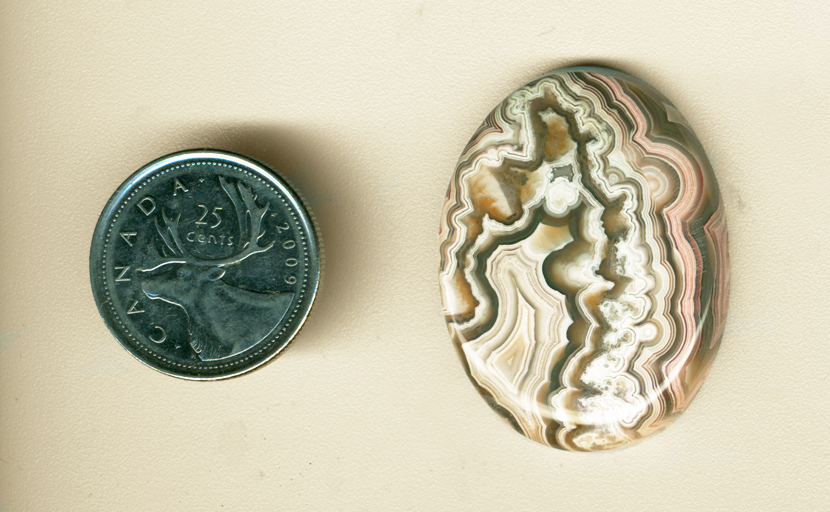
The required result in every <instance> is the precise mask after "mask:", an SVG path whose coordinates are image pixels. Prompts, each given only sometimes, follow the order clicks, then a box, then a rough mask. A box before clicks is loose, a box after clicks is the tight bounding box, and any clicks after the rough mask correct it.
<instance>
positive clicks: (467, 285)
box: [440, 67, 729, 451]
mask: <svg viewBox="0 0 830 512" xmlns="http://www.w3.org/2000/svg"><path fill="white" fill-rule="evenodd" d="M441 258H442V261H441V274H440V284H441V291H442V298H443V303H444V311H445V314H446V319H447V323H448V326H449V330H450V333H451V335H452V339H453V342H454V343H455V344H456V346H457V348H458V350H459V354H460V355H461V359H462V361H463V363H464V364H465V366H466V368H467V371H468V374H469V376H470V378H471V380H472V381H473V383H474V384H475V386H476V387H477V388H478V390H479V392H480V393H481V394H482V395H483V396H484V397H485V399H486V400H487V401H488V403H489V404H490V405H491V406H492V407H493V408H494V409H495V410H496V411H497V412H499V413H500V414H502V415H503V416H504V417H505V418H507V419H508V420H509V421H510V423H511V424H512V425H513V426H514V427H515V428H516V429H517V430H518V431H520V432H521V433H523V434H524V435H525V436H527V437H529V438H530V439H533V440H534V441H538V442H540V443H543V444H546V445H550V446H553V447H557V448H562V449H566V450H575V451H596V450H605V449H614V448H621V447H625V446H628V445H631V444H632V443H635V442H638V441H640V440H641V439H642V438H644V437H646V436H648V435H651V434H653V433H656V432H658V431H660V430H662V429H663V428H665V427H666V426H667V425H669V424H670V423H671V422H672V421H674V420H675V419H676V418H677V416H678V415H679V414H680V413H681V412H683V411H684V410H685V409H686V407H687V406H688V405H689V402H690V401H691V400H692V398H693V397H694V395H695V393H696V392H697V390H698V389H699V388H700V385H701V384H702V382H703V380H704V378H705V377H706V374H707V373H708V371H709V368H710V366H711V364H712V361H713V359H714V357H715V354H716V352H717V349H718V345H719V343H720V339H721V336H722V334H723V328H724V321H725V316H726V309H727V296H728V288H729V273H728V267H729V263H728V253H727V243H726V221H725V216H724V211H723V204H722V201H721V196H720V193H719V192H718V186H717V183H716V181H715V176H714V174H713V172H712V169H711V166H710V164H709V160H708V159H707V157H706V155H705V153H704V151H703V148H702V147H701V145H700V143H699V141H698V139H697V137H696V136H695V134H694V132H693V131H692V130H691V128H690V126H689V124H688V123H687V122H686V120H685V119H684V118H683V116H682V115H681V114H680V113H679V112H678V111H677V109H675V107H674V106H672V104H671V103H670V102H669V101H668V100H667V99H666V98H665V97H663V96H662V95H661V94H660V93H659V92H657V91H656V90H655V89H653V88H652V87H650V86H649V85H648V84H646V83H644V82H642V81H640V80H639V79H637V78H634V77H632V76H630V75H627V74H625V73H621V72H618V71H613V70H610V69H606V68H596V67H583V68H568V69H563V70H559V71H554V72H552V73H548V74H546V75H543V76H541V77H539V78H537V79H535V80H533V81H532V82H530V83H529V84H527V85H525V86H524V87H522V88H520V89H518V90H517V91H516V92H514V93H513V94H511V95H510V96H509V97H508V98H507V99H505V100H504V101H503V102H502V103H501V104H500V105H499V106H498V107H496V109H495V110H493V112H492V113H491V114H490V115H489V116H488V117H487V119H486V120H485V121H484V123H482V125H481V127H480V128H479V129H478V130H477V132H476V133H475V135H474V136H473V138H472V140H471V141H470V143H469V144H468V145H467V147H466V148H465V150H464V152H463V153H462V155H461V158H460V159H459V162H458V166H457V168H456V171H455V174H454V176H453V179H452V181H451V183H450V187H449V191H448V195H447V201H446V203H445V206H444V210H443V215H442V221H441Z"/></svg>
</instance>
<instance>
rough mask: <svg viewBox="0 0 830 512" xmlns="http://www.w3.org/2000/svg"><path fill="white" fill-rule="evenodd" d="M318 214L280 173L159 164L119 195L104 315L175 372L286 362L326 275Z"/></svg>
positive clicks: (118, 333)
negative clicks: (284, 354)
mask: <svg viewBox="0 0 830 512" xmlns="http://www.w3.org/2000/svg"><path fill="white" fill-rule="evenodd" d="M320 257H321V255H320V248H319V236H318V234H317V232H316V229H315V227H314V224H313V220H312V218H311V216H310V213H309V212H308V210H307V209H306V207H305V206H304V205H303V203H302V201H301V200H300V198H299V197H298V196H297V195H296V193H295V192H294V191H293V190H292V189H291V188H290V187H289V186H288V184H287V183H285V182H284V180H283V179H281V178H280V177H279V176H278V175H276V174H275V172H274V171H272V170H270V169H268V168H266V167H265V166H264V165H263V164H260V163H258V162H256V161H253V160H251V159H248V158H246V157H242V156H241V155H237V154H233V153H228V152H222V151H214V150H200V151H190V152H184V153H179V154H174V155H169V156H168V157H164V158H162V159H160V160H158V161H156V162H153V163H151V164H148V165H147V166H145V167H144V168H142V169H140V170H139V171H138V172H137V173H136V174H134V175H133V176H132V177H131V178H130V179H128V180H127V181H126V182H125V183H124V184H123V185H122V186H121V187H120V188H119V189H118V190H117V191H116V193H115V194H114V195H113V197H112V198H111V199H110V202H109V204H108V205H107V207H106V208H105V209H104V212H103V213H102V215H101V218H100V219H99V223H98V226H97V228H96V232H95V237H94V239H93V244H92V251H91V254H90V272H91V277H92V285H93V292H94V294H95V298H96V301H97V303H98V306H99V310H100V312H101V315H102V316H103V318H104V320H105V321H106V323H107V325H108V326H109V328H110V330H111V331H112V332H113V334H114V335H115V337H116V338H117V339H118V340H119V341H120V342H121V344H122V345H123V346H124V347H125V348H126V349H127V350H128V351H130V352H131V353H132V354H133V355H135V356H136V357H137V358H138V359H139V360H141V361H142V362H144V363H146V364H148V365H150V366H152V367H154V368H156V369H159V370H161V371H163V372H165V373H169V374H172V375H177V376H180V377H185V378H193V379H215V378H221V377H227V376H232V375H237V374H239V373H243V372H245V371H247V370H249V369H252V368H254V367H256V366H259V365H260V364H262V363H263V362H265V361H267V360H268V359H270V358H271V357H273V356H274V355H276V354H277V353H279V352H280V351H281V350H282V349H283V348H284V347H285V346H286V345H287V344H288V343H289V342H290V341H291V339H292V338H293V336H294V335H295V334H296V333H297V331H298V330H299V328H300V327H301V326H302V324H303V322H304V320H305V318H306V316H307V315H308V313H309V311H310V309H311V304H312V302H313V300H314V298H315V296H316V292H317V288H318V286H319V281H320V276H321V272H320V271H321V266H320V261H319V259H320Z"/></svg>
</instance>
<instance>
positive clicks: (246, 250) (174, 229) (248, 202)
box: [142, 176, 274, 272]
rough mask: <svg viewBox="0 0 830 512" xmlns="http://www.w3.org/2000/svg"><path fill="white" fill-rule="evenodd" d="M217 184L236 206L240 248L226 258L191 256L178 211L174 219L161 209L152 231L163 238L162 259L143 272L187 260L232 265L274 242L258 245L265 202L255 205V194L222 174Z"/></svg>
mask: <svg viewBox="0 0 830 512" xmlns="http://www.w3.org/2000/svg"><path fill="white" fill-rule="evenodd" d="M219 184H220V185H221V186H222V190H224V191H225V193H226V194H228V197H229V198H230V200H231V203H233V207H234V209H235V210H236V217H237V220H238V222H239V240H243V241H244V242H243V243H242V244H241V247H240V251H239V252H238V253H236V254H233V255H231V256H229V257H227V258H221V259H215V260H214V259H204V258H199V257H197V256H194V255H193V254H192V253H190V252H189V251H188V250H187V248H186V247H185V245H184V244H183V243H182V240H181V238H180V235H179V219H180V218H181V214H179V215H177V216H176V218H175V219H170V218H169V217H168V216H167V213H166V212H165V211H163V210H162V214H161V217H162V220H163V221H164V227H162V226H161V225H159V222H158V217H156V219H155V224H156V231H158V233H159V235H160V236H161V239H162V241H163V242H164V245H165V247H164V248H163V249H162V251H164V252H165V259H164V260H163V261H161V262H160V263H158V264H157V265H155V266H154V267H152V268H148V269H142V270H143V271H145V272H151V271H153V270H156V269H158V268H160V267H162V266H164V265H170V264H173V263H189V264H191V265H195V266H199V267H220V268H221V267H227V266H228V265H234V264H236V263H239V262H241V261H243V260H245V259H246V258H249V257H251V256H253V255H254V254H259V253H261V252H265V251H267V250H268V249H270V248H271V247H273V246H274V241H273V240H272V241H271V243H269V244H268V245H265V246H260V245H259V239H260V238H262V237H263V236H264V235H265V231H264V230H262V219H263V218H264V217H265V214H266V213H267V212H268V208H269V206H270V204H269V203H267V202H266V203H265V206H263V207H259V206H257V204H256V199H257V196H256V194H254V193H253V192H252V191H251V189H250V188H249V187H247V186H245V185H243V184H242V183H237V184H236V188H234V187H233V186H232V185H230V184H229V183H228V182H227V180H225V178H224V177H222V176H220V177H219Z"/></svg>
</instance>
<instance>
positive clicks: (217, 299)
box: [140, 176, 294, 360]
mask: <svg viewBox="0 0 830 512" xmlns="http://www.w3.org/2000/svg"><path fill="white" fill-rule="evenodd" d="M219 184H220V185H221V187H222V190H224V191H225V193H226V194H227V195H228V197H229V198H230V200H231V203H232V204H233V207H234V210H235V211H236V218H237V222H238V227H239V237H238V239H237V240H238V241H237V243H236V252H234V254H232V255H230V256H228V257H225V258H219V259H206V258H200V257H198V256H195V255H194V254H193V253H191V252H190V251H188V249H187V245H186V244H185V243H184V242H183V241H182V239H181V236H180V234H179V220H180V219H181V214H178V215H176V217H175V218H170V217H169V216H168V215H167V212H165V211H164V210H163V209H162V212H161V222H159V217H158V216H157V217H156V218H155V219H154V223H155V228H156V231H157V232H158V234H159V236H160V237H161V240H162V242H164V246H163V247H162V253H163V254H162V256H163V258H162V260H161V261H160V262H158V263H155V262H154V263H155V264H154V265H153V266H151V267H150V268H143V269H140V270H141V271H142V272H144V273H145V275H147V277H146V278H145V279H144V280H143V281H142V284H141V288H142V290H143V291H144V294H145V295H147V297H149V298H150V299H154V300H155V299H158V300H162V301H164V302H167V303H170V304H173V305H176V306H178V307H180V308H182V309H184V311H185V313H187V316H188V319H189V325H188V332H189V335H190V346H191V347H192V348H193V350H194V351H195V352H196V353H197V354H198V355H199V357H200V358H201V359H203V360H207V359H218V358H222V357H226V356H228V355H232V354H236V353H238V352H241V351H243V350H245V349H247V348H248V347H250V346H252V345H254V344H256V343H257V342H259V341H260V340H261V339H263V337H265V336H267V335H268V333H269V332H271V330H273V328H274V327H275V326H276V325H277V323H279V322H280V320H281V319H282V318H283V316H285V313H286V311H287V310H288V307H289V306H290V304H291V301H292V300H293V296H294V294H293V293H291V292H284V293H283V292H273V293H272V292H269V293H259V292H254V291H251V290H246V289H243V288H239V287H236V286H232V285H230V284H228V283H225V282H224V281H223V280H222V277H223V276H224V275H225V272H226V269H227V267H229V266H231V265H236V264H238V263H240V262H242V261H244V260H245V259H247V258H250V257H251V256H253V255H254V254H259V253H262V252H265V251H268V250H269V249H271V248H272V247H273V246H274V243H275V241H274V240H272V241H271V242H270V243H268V244H266V245H260V239H261V238H262V237H263V236H264V235H265V230H264V228H263V219H264V218H265V214H266V213H267V212H268V208H269V206H270V205H269V204H268V203H267V202H266V203H265V206H259V205H257V202H256V201H257V196H256V194H254V193H253V191H252V190H251V188H250V187H248V186H246V185H244V184H242V183H240V182H236V183H232V182H229V181H228V180H226V179H225V178H224V177H221V176H220V177H219ZM168 265H179V268H178V270H177V271H176V272H163V273H157V272H156V271H158V270H159V269H161V268H163V267H166V266H168Z"/></svg>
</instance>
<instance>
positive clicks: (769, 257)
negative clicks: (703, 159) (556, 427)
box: [0, 0, 830, 512]
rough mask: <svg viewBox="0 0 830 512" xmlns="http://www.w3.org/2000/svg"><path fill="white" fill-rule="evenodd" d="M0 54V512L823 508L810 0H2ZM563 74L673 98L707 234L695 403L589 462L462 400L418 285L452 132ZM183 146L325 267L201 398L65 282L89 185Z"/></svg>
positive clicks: (425, 281)
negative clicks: (288, 190) (691, 144)
mask: <svg viewBox="0 0 830 512" xmlns="http://www.w3.org/2000/svg"><path fill="white" fill-rule="evenodd" d="M171 4H177V5H171ZM782 4H783V3H782ZM0 56H1V58H2V60H0V173H1V174H0V230H1V231H0V235H2V240H1V241H0V244H1V245H0V269H2V274H0V275H2V277H1V278H0V288H1V289H2V295H0V300H1V301H2V310H1V311H2V317H0V329H2V330H1V331H0V510H2V511H4V512H21V511H56V510H71V511H76V510H77V511H99V510H100V511H121V510H124V511H127V510H129V511H132V510H136V511H139V510H140V511H171V510H198V511H223V510H239V511H258V510H269V511H270V510H344V511H351V510H394V511H397V510H448V511H449V510H480V509H484V510H613V511H616V510H626V511H627V510H655V511H657V510H660V511H662V510H698V509H699V510H731V511H756V510H822V509H823V510H828V508H827V507H828V501H830V487H829V485H830V484H828V478H827V476H828V472H830V467H828V466H830V426H828V422H830V389H828V388H830V345H829V344H828V329H829V328H830V327H829V326H828V318H830V311H828V309H830V300H828V288H830V272H829V271H828V266H827V262H828V251H830V240H829V239H828V235H830V230H828V221H829V220H830V206H828V204H830V201H828V197H830V178H828V162H827V150H828V146H829V143H828V133H830V65H829V64H828V62H830V7H828V5H827V4H826V3H825V2H821V1H815V2H789V3H787V5H778V6H774V5H766V4H765V5H764V6H763V7H761V6H760V4H758V3H757V2H754V1H739V2H724V1H722V0H717V1H711V2H698V3H697V5H696V6H693V5H691V3H689V2H672V3H670V5H668V4H667V3H666V2H656V1H655V2H625V3H622V2H596V1H587V0H586V1H581V2H571V3H560V2H555V3H554V2H535V3H534V2H451V1H443V2H436V1H424V2H418V3H401V4H395V5H393V4H392V3H390V2H384V1H374V2H369V1H366V0H363V1H360V2H331V3H329V4H325V3H316V4H311V3H307V2H299V1H293V2H274V1H258V2H256V1H251V2H241V1H221V2H220V1H215V2H211V1H198V2H196V1H189V2H184V1H182V2H167V1H149V0H147V1H142V0H125V1H116V0H106V1H103V0H102V1H92V0H74V1H33V0H17V1H9V0H2V2H0ZM577 63H594V64H605V65H611V66H614V67H618V68H620V69H623V70H625V71H628V72H631V73H634V74H636V75H639V76H641V77H642V78H644V79H646V80H647V81H649V82H651V83H652V84H653V85H655V86H656V87H657V88H658V89H660V90H661V91H663V92H664V93H665V94H666V95H667V96H669V98H671V99H672V100H673V101H674V103H675V104H676V105H677V106H678V107H679V109H680V110H681V111H682V112H683V113H685V115H686V117H687V118H688V119H689V120H690V122H691V123H692V125H693V126H694V127H695V128H696V130H697V133H698V135H699V136H700V138H701V140H702V141H703V143H704V146H705V147H706V148H707V150H708V152H709V155H710V157H711V160H712V162H713V164H714V166H715V169H716V172H717V173H718V176H719V179H720V183H721V186H722V189H723V194H724V196H725V199H726V202H727V207H728V215H729V224H730V229H731V234H730V250H731V256H732V263H733V267H732V268H733V274H732V276H733V277H732V295H731V311H730V318H729V322H728V326H727V332H726V336H725V338H724V342H723V345H722V349H721V352H720V355H719V358H718V360H717V361H716V362H715V365H714V367H713V369H712V372H711V374H710V376H709V378H708V381H707V383H706V384H705V385H704V387H703V389H702V391H701V392H700V394H699V395H698V397H697V399H696V400H695V402H694V403H693V404H692V407H691V408H690V410H689V411H688V412H687V413H686V414H685V415H684V416H683V417H682V418H681V419H680V420H679V421H678V422H677V423H676V424H675V425H674V426H672V427H671V428H669V429H668V430H667V431H666V432H665V433H662V434H660V435H658V436H657V437H655V438H653V439H650V440H648V441H647V442H645V443H642V444H641V445H639V446H637V447H634V448H631V449H628V450H624V451H620V452H615V453H607V454H571V453H564V452H559V451H555V450H552V449H549V448H545V447H543V446H541V445H537V444H535V443H532V442H530V441H528V440H526V439H524V438H523V437H521V436H520V435H518V434H516V433H514V432H513V431H512V430H511V429H509V428H508V427H507V426H506V425H504V424H503V423H502V421H501V420H500V419H499V418H498V417H497V416H496V414H494V413H493V412H492V411H490V410H489V409H488V407H487V405H486V404H485V403H484V401H483V400H481V399H480V398H479V397H478V395H477V394H476V392H475V391H474V389H473V387H472V386H471V385H470V383H469V382H468V380H467V377H466V375H465V374H464V372H463V371H462V366H461V364H460V363H459V361H458V360H457V357H456V354H455V352H454V349H453V348H452V346H451V344H450V341H449V338H448V335H447V332H446V329H445V327H444V322H443V319H442V314H441V306H440V300H439V293H438V288H437V279H436V275H437V267H438V243H437V239H436V235H437V231H438V221H439V213H440V209H441V204H442V202H443V199H444V193H445V190H446V186H447V183H448V180H449V178H450V174H451V172H452V169H453V167H454V164H455V160H456V158H457V157H458V154H459V153H460V152H461V149H462V148H463V147H464V145H465V144H466V142H467V140H468V138H469V137H470V136H471V135H472V133H473V131H474V130H475V128H476V127H477V126H478V124H479V123H480V122H481V121H482V120H483V119H484V117H485V115H486V114H487V113H488V112H489V110H490V109H491V108H492V107H493V106H494V105H495V104H496V103H497V102H499V101H500V100H501V99H502V98H503V97H504V96H505V95H507V94H508V93H509V92H511V91H512V90H513V89H515V88H516V87H518V86H520V85H522V84H523V83H525V82H526V81H528V80H529V79H531V78H533V77H534V76H536V75H537V74H539V73H541V72H544V71H547V70H551V69H554V68H557V67H561V66H565V65H570V64H577ZM195 146H211V147H219V148H226V149H231V150H237V151H241V152H245V153H248V154H250V155H252V156H254V157H257V158H260V159H262V160H264V161H266V162H267V163H269V164H271V165H273V166H275V167H276V168H278V169H280V170H281V171H282V172H283V173H285V174H287V175H289V176H290V178H291V179H292V180H293V182H294V183H295V184H296V185H297V187H298V188H299V189H301V190H302V192H303V193H304V194H305V195H306V196H308V197H310V198H311V200H312V203H313V204H314V207H313V209H314V211H315V213H316V215H317V217H318V219H319V221H320V224H321V227H322V231H323V234H324V239H325V242H326V249H327V254H328V273H327V277H326V281H325V288H324V290H323V294H322V296H321V297H320V300H319V303H318V304H317V307H316V309H315V312H314V314H313V315H312V317H311V319H310V322H309V323H308V324H307V327H306V329H304V331H303V332H302V333H301V335H300V337H299V338H298V339H297V340H296V342H295V344H294V345H293V346H292V347H291V348H290V349H289V350H288V351H287V352H286V353H285V354H284V355H283V356H282V357H281V358H279V359H278V360H277V361H275V362H274V363H273V364H271V365H269V366H267V367H265V368H263V369H260V370H258V371H255V372H253V373H251V374H249V375H247V376H244V377H242V378H238V379H233V380H229V381H223V382H213V383H203V382H187V381H183V380H179V379H175V378H172V377H167V376H164V375H162V374H159V373H156V372H153V371H152V370H150V369H148V368H146V367H144V366H143V365H142V364H140V363H139V362H137V361H135V360H134V359H133V358H132V357H131V356H130V355H129V354H128V353H127V352H126V351H125V350H124V349H122V348H121V347H120V346H119V345H118V344H117V343H116V342H115V340H114V339H113V338H112V337H111V336H110V334H109V332H108V331H107V329H106V327H105V326H104V323H103V322H102V321H101V319H100V317H99V316H98V312H97V311H96V308H95V304H94V303H93V299H92V294H91V292H90V287H89V279H88V271H87V261H88V251H89V243H90V239H91V235H92V231H93V227H94V224H95V222H96V220H97V217H98V214H99V213H100V211H101V208H102V207H103V206H104V203H105V202H106V200H107V199H108V198H109V196H110V194H111V193H112V192H113V191H114V190H115V188H116V187H117V186H118V185H119V184H120V183H121V182H122V181H123V180H124V179H125V178H126V177H127V176H128V175H129V174H130V173H132V172H133V171H134V170H135V169H137V168H138V167H140V166H141V165H143V164H144V163H146V162H148V161H150V160H152V159H154V158H156V157H158V156H161V155H163V154H166V153H168V152H172V151H176V150H181V149H187V148H191V147H195Z"/></svg>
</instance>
